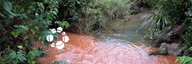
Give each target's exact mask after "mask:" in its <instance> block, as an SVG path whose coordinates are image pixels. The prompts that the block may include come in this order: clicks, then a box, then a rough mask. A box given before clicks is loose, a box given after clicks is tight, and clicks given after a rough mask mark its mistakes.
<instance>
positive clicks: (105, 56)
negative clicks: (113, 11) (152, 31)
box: [34, 16, 177, 64]
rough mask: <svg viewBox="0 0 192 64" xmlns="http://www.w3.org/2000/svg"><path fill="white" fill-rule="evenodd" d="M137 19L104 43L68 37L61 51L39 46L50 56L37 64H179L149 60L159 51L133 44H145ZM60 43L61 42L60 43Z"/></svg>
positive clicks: (168, 58)
mask: <svg viewBox="0 0 192 64" xmlns="http://www.w3.org/2000/svg"><path fill="white" fill-rule="evenodd" d="M133 17H134V16H133ZM135 19H137V20H135V21H130V22H127V24H126V23H123V24H124V25H122V26H125V28H124V27H123V28H121V29H120V30H118V32H116V33H115V34H113V36H110V37H106V38H103V39H97V38H94V37H91V36H85V35H79V34H74V33H67V35H68V36H69V38H70V40H69V42H68V43H66V44H65V48H64V49H60V50H59V49H56V48H52V47H51V46H44V45H43V44H42V43H38V42H36V43H34V46H43V47H44V48H45V49H46V50H47V51H48V52H49V54H50V55H49V56H47V57H42V58H39V59H38V60H37V61H38V62H39V63H40V64H48V63H50V62H53V61H63V60H65V61H67V62H69V63H70V64H177V63H175V60H176V58H177V57H176V56H173V55H166V56H161V55H159V56H149V55H148V52H149V51H155V50H157V49H156V48H150V47H147V46H136V45H134V44H132V43H131V42H142V41H143V37H142V36H143V34H142V33H140V34H136V33H135V31H136V30H137V28H138V27H139V26H138V23H140V22H138V16H135ZM61 37H62V35H60V38H61ZM59 40H61V39H58V40H57V41H59Z"/></svg>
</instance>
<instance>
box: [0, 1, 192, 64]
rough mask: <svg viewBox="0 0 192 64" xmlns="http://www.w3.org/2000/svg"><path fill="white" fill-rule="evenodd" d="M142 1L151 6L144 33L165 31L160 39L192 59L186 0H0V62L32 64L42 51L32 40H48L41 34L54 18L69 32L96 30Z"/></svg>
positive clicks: (191, 5) (152, 35)
mask: <svg viewBox="0 0 192 64" xmlns="http://www.w3.org/2000/svg"><path fill="white" fill-rule="evenodd" d="M142 6H146V7H151V8H152V10H153V12H154V13H153V14H151V15H148V16H147V18H146V19H145V23H144V24H143V26H146V27H149V32H148V34H147V35H146V37H148V39H149V40H152V41H159V40H162V39H165V38H164V37H168V38H169V39H170V40H169V41H168V40H164V41H165V42H167V43H179V44H181V45H182V46H183V48H184V50H183V53H181V55H182V57H180V58H179V59H178V61H180V62H182V63H192V62H191V60H192V58H191V57H192V55H191V52H192V40H191V39H192V33H191V31H192V28H191V27H192V20H191V19H192V18H191V16H192V12H191V11H192V1H191V0H33V1H31V0H0V34H1V36H2V37H1V38H0V64H35V63H36V61H35V59H36V58H37V57H40V56H44V55H46V54H45V53H46V52H45V51H43V49H42V48H41V47H37V48H35V49H34V48H33V47H32V46H31V45H32V42H35V41H40V42H44V44H46V45H49V44H51V42H47V41H46V40H45V37H46V35H48V34H52V33H51V32H50V31H49V28H50V26H52V25H53V24H55V23H57V24H59V26H61V27H63V28H66V30H68V31H71V32H76V33H81V34H88V35H100V34H101V33H106V32H107V31H108V30H109V29H110V28H108V27H109V26H110V24H111V23H113V22H115V21H116V20H118V19H124V18H125V16H126V15H128V14H130V13H132V14H136V13H139V12H140V8H141V7H142ZM68 23H69V24H70V27H69V24H68ZM143 26H142V27H143ZM67 27H69V28H68V29H67ZM53 35H54V37H56V38H57V34H53ZM56 63H57V62H56Z"/></svg>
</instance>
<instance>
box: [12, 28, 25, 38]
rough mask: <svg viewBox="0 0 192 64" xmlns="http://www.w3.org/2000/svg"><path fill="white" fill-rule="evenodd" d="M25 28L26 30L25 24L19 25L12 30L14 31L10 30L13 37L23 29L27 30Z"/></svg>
mask: <svg viewBox="0 0 192 64" xmlns="http://www.w3.org/2000/svg"><path fill="white" fill-rule="evenodd" d="M27 30H28V27H27V26H24V25H19V26H18V27H17V29H16V30H14V31H12V32H11V35H13V36H14V37H15V38H17V37H18V35H19V34H20V33H21V32H24V31H27Z"/></svg>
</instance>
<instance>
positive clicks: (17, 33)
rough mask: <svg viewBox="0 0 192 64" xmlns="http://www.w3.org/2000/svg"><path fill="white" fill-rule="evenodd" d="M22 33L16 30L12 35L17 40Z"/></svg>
mask: <svg viewBox="0 0 192 64" xmlns="http://www.w3.org/2000/svg"><path fill="white" fill-rule="evenodd" d="M20 33H21V32H20V31H19V30H15V31H12V32H11V35H13V36H14V37H15V38H17V36H18V35H19V34H20Z"/></svg>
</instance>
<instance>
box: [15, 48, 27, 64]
mask: <svg viewBox="0 0 192 64" xmlns="http://www.w3.org/2000/svg"><path fill="white" fill-rule="evenodd" d="M17 59H18V60H20V61H21V62H24V61H25V60H27V59H26V58H25V56H24V54H23V53H22V52H19V51H18V52H17Z"/></svg>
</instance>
